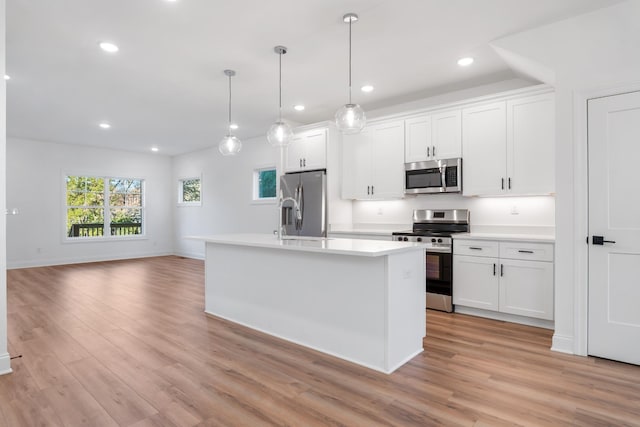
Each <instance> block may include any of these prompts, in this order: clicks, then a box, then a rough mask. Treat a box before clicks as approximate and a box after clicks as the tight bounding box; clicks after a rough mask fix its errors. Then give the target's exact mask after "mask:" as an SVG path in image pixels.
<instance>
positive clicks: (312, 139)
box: [301, 129, 327, 170]
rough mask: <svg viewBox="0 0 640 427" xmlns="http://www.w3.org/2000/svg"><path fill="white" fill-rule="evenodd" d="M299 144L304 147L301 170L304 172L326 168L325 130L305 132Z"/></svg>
mask: <svg viewBox="0 0 640 427" xmlns="http://www.w3.org/2000/svg"><path fill="white" fill-rule="evenodd" d="M301 143H302V145H304V155H303V157H302V166H303V168H304V169H305V170H313V169H325V168H326V167H327V131H326V129H318V130H316V131H311V132H306V133H305V134H304V138H303V140H302V141H301Z"/></svg>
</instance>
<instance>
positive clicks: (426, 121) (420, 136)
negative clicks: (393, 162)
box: [404, 115, 433, 163]
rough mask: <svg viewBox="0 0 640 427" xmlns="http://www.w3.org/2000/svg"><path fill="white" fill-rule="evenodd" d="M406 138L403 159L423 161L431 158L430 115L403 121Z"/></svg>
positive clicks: (409, 161)
mask: <svg viewBox="0 0 640 427" xmlns="http://www.w3.org/2000/svg"><path fill="white" fill-rule="evenodd" d="M404 126H405V131H406V140H405V145H404V161H405V163H411V162H424V161H426V160H430V159H431V158H432V155H431V154H432V150H433V144H432V140H431V116H427V115H424V116H420V117H414V118H412V119H407V120H405V121H404Z"/></svg>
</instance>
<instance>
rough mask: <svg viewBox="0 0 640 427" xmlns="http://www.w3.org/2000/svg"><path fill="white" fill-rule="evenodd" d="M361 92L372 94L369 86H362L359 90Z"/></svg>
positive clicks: (371, 88) (371, 87)
mask: <svg viewBox="0 0 640 427" xmlns="http://www.w3.org/2000/svg"><path fill="white" fill-rule="evenodd" d="M360 90H361V91H363V92H366V93H369V92H373V86H371V85H364V86H362V87H361V88H360Z"/></svg>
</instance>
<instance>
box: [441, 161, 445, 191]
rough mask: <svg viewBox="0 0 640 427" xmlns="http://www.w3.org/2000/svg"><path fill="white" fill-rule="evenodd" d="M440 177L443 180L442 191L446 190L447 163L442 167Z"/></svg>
mask: <svg viewBox="0 0 640 427" xmlns="http://www.w3.org/2000/svg"><path fill="white" fill-rule="evenodd" d="M440 179H441V180H442V187H441V188H440V191H442V192H444V191H445V189H446V188H447V165H446V164H445V165H444V166H442V167H441V168H440Z"/></svg>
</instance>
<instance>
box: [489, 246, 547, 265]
mask: <svg viewBox="0 0 640 427" xmlns="http://www.w3.org/2000/svg"><path fill="white" fill-rule="evenodd" d="M500 258H506V259H522V260H530V261H553V245H552V244H550V243H525V242H500Z"/></svg>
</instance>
